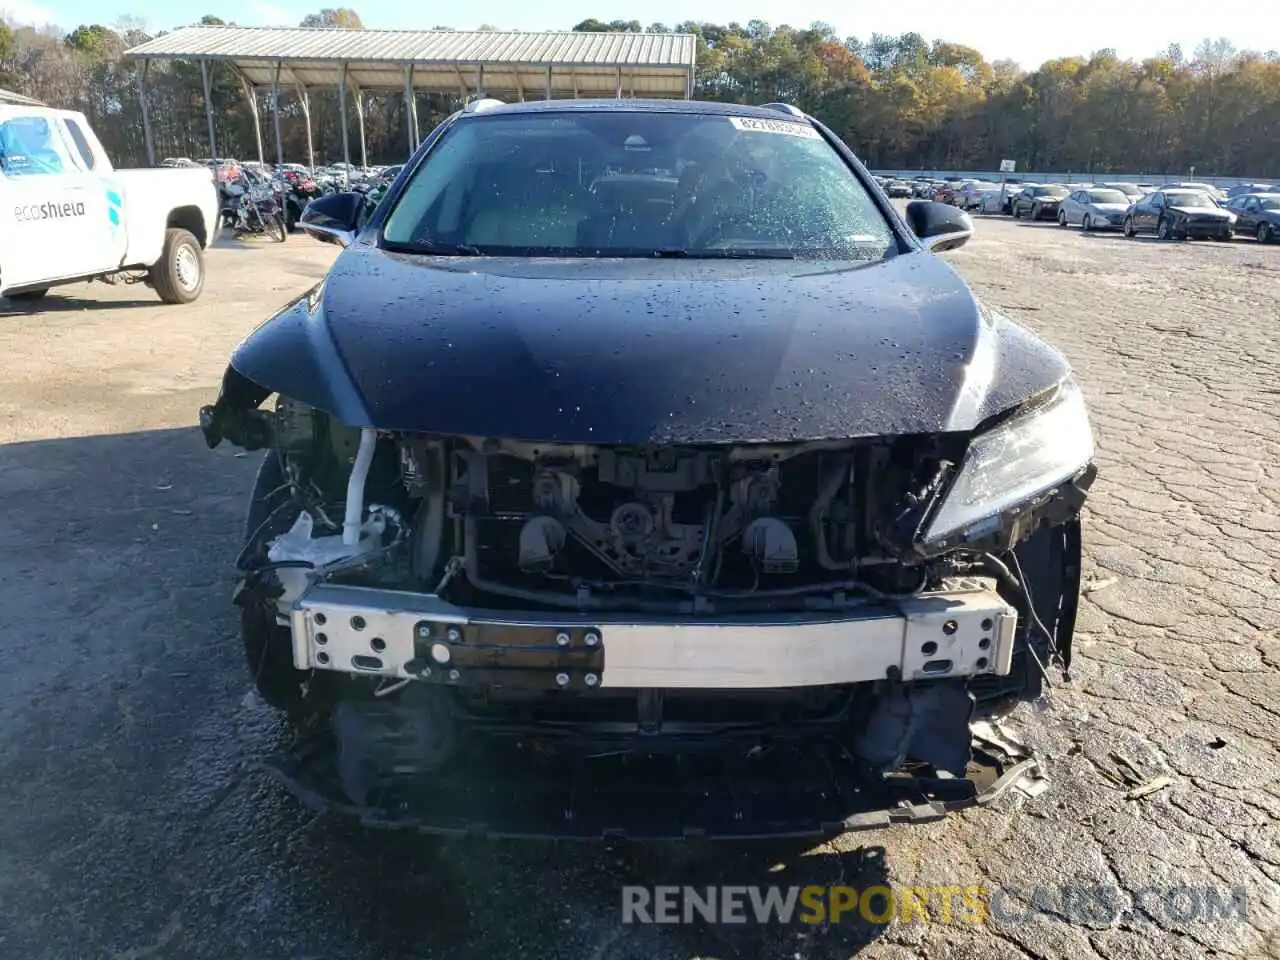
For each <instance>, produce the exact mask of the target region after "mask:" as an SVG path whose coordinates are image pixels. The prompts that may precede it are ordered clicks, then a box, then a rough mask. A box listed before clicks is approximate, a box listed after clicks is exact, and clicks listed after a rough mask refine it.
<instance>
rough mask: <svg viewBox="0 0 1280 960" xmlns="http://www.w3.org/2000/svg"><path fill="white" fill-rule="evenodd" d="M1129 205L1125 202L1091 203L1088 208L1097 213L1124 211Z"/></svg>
mask: <svg viewBox="0 0 1280 960" xmlns="http://www.w3.org/2000/svg"><path fill="white" fill-rule="evenodd" d="M1129 207H1130V204H1127V203H1091V204H1089V206H1088V209H1090V210H1096V211H1097V212H1098V213H1124V212H1125V211H1126V210H1128V209H1129Z"/></svg>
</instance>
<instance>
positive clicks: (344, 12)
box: [299, 7, 364, 30]
mask: <svg viewBox="0 0 1280 960" xmlns="http://www.w3.org/2000/svg"><path fill="white" fill-rule="evenodd" d="M299 26H302V27H338V28H340V29H342V30H363V29H364V24H363V23H362V22H361V20H360V14H358V13H356V12H355V11H354V10H352V9H351V8H350V7H325V8H324V9H323V10H321V11H320V12H319V13H309V14H307V15H306V16H305V17H303V18H302V23H300V24H299Z"/></svg>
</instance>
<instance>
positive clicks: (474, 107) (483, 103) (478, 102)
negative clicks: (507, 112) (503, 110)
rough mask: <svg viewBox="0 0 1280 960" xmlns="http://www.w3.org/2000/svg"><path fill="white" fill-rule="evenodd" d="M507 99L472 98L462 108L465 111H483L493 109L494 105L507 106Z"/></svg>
mask: <svg viewBox="0 0 1280 960" xmlns="http://www.w3.org/2000/svg"><path fill="white" fill-rule="evenodd" d="M506 105H507V102H506V101H505V100H498V99H497V98H495V97H479V98H478V99H475V100H472V101H471V102H470V103H468V104H467V105H466V106H464V107H463V108H462V112H463V113H483V112H484V111H485V110H491V109H493V108H494V107H505V106H506Z"/></svg>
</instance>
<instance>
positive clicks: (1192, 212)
mask: <svg viewBox="0 0 1280 960" xmlns="http://www.w3.org/2000/svg"><path fill="white" fill-rule="evenodd" d="M1235 220H1236V217H1235V214H1233V213H1232V212H1231V211H1229V210H1224V209H1222V207H1220V206H1218V204H1217V203H1215V202H1214V200H1213V198H1212V197H1210V196H1209V195H1208V194H1207V193H1205V192H1204V191H1202V190H1182V189H1173V190H1157V191H1156V192H1155V193H1153V194H1151V195H1150V196H1148V197H1143V198H1142V199H1141V200H1139V201H1138V202H1137V203H1135V204H1134V205H1133V206H1131V207H1130V208H1129V212H1128V213H1127V214H1125V218H1124V235H1125V236H1126V237H1136V236H1138V235H1139V234H1142V233H1154V234H1155V235H1156V236H1158V237H1159V238H1160V239H1161V240H1192V239H1212V240H1230V239H1231V237H1232V236H1233V231H1234V228H1235Z"/></svg>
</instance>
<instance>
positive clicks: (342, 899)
mask: <svg viewBox="0 0 1280 960" xmlns="http://www.w3.org/2000/svg"><path fill="white" fill-rule="evenodd" d="M193 414H194V411H193ZM0 465H2V466H0V504H3V506H4V509H3V510H2V511H0V547H3V548H5V549H3V550H0V606H2V607H3V609H4V610H5V617H6V621H5V626H6V631H5V633H6V643H5V644H3V645H0V781H2V782H3V783H4V784H5V789H4V791H3V792H0V888H2V889H4V891H5V894H4V896H3V898H0V931H4V933H3V937H2V939H3V944H4V946H3V950H2V951H0V952H3V953H4V955H6V956H13V957H23V958H25V960H38V958H65V957H71V956H132V957H144V956H145V957H148V958H153V960H155V958H159V960H164V958H170V957H172V958H181V960H202V958H209V960H214V958H216V960H225V958H226V957H241V956H254V957H261V958H271V960H276V958H280V960H285V958H301V957H314V958H320V957H325V958H330V957H341V958H344V960H365V958H367V960H397V958H401V957H404V958H408V957H432V956H441V957H470V956H475V957H491V956H516V957H521V956H530V957H533V956H536V957H539V958H557V957H565V958H571V957H573V958H576V957H593V958H599V960H611V958H624V957H627V958H629V957H644V958H646V960H658V958H666V957H670V958H673V960H683V958H687V957H690V956H700V955H702V956H705V955H715V956H721V957H750V958H756V957H778V956H792V955H795V954H797V953H798V954H801V955H804V956H814V957H828V956H830V957H836V956H840V957H846V956H849V955H850V954H853V953H856V952H857V951H858V950H859V949H860V947H861V946H863V945H864V944H866V943H868V942H870V941H871V940H872V939H874V938H875V937H876V936H877V935H878V934H879V932H880V931H881V930H882V929H883V928H882V927H879V926H877V925H873V924H871V923H868V922H867V921H866V920H864V919H862V918H861V917H859V916H858V915H857V912H856V911H853V912H851V913H850V914H847V915H846V916H845V918H844V920H843V922H840V923H838V924H832V925H819V926H812V925H806V924H803V923H800V922H798V920H795V921H793V922H792V923H791V924H789V925H780V924H767V925H761V924H758V923H756V922H755V921H754V919H751V920H750V921H749V922H747V923H744V924H709V923H706V922H703V921H699V922H697V923H692V924H688V925H684V924H681V925H671V926H656V925H623V924H622V887H623V886H624V885H625V884H641V885H656V884H669V885H676V886H684V885H692V886H706V885H708V884H718V883H727V884H738V885H753V884H761V885H763V884H770V883H777V884H782V885H786V886H790V885H798V886H804V885H807V884H822V885H827V884H835V883H842V884H849V885H851V886H855V887H866V886H868V885H871V884H875V883H879V882H882V881H883V880H884V878H885V876H886V873H885V864H884V858H883V851H882V850H879V849H869V850H864V851H860V852H858V853H844V854H836V853H831V852H822V851H827V850H828V848H826V847H822V848H819V850H817V851H812V850H810V849H809V847H808V845H806V846H797V845H794V844H792V845H788V844H765V843H751V844H724V845H705V844H694V843H679V844H653V845H630V844H623V845H617V844H613V845H606V844H604V843H594V842H562V843H531V842H524V843H519V842H502V843H498V842H485V841H477V840H457V841H449V842H446V843H444V844H443V845H441V844H437V843H432V842H429V841H428V840H427V839H426V838H421V837H417V836H416V835H415V836H410V837H407V838H406V837H405V836H403V835H399V834H389V833H371V832H368V831H365V830H362V829H360V828H358V827H356V826H355V825H353V824H351V823H348V822H345V821H340V820H337V819H335V818H333V817H330V816H316V815H314V814H311V813H309V812H307V811H306V810H304V809H303V808H301V807H300V806H299V805H298V804H297V803H296V802H295V801H294V800H293V798H292V797H291V796H290V795H288V794H287V793H286V792H285V790H284V788H283V787H280V786H278V785H277V784H276V783H275V782H273V781H271V780H268V779H267V778H266V777H265V776H264V775H262V774H260V773H258V772H257V771H256V769H255V764H256V762H257V760H258V759H259V758H261V757H263V756H265V755H266V754H267V753H269V752H270V751H272V750H274V749H277V748H278V747H279V746H280V745H281V743H282V741H283V740H284V739H285V738H287V737H288V735H289V733H288V731H287V729H286V727H285V725H284V723H283V722H282V721H281V720H280V719H279V718H278V717H277V716H276V714H275V713H274V712H273V711H271V710H270V709H268V708H267V707H265V706H263V705H262V704H261V703H260V702H259V701H257V699H256V697H253V696H250V695H248V689H249V684H248V680H247V673H246V671H245V667H244V664H243V656H242V654H241V650H240V647H239V639H238V634H237V623H236V618H235V616H234V608H233V607H232V605H231V603H230V597H231V590H232V586H233V582H232V578H231V569H232V563H233V561H234V558H235V556H236V553H237V551H238V549H239V546H240V544H239V539H240V536H241V527H242V523H243V510H244V504H245V499H246V497H247V495H248V491H249V489H250V487H251V484H252V477H253V473H254V470H255V468H256V466H257V455H248V456H246V455H243V454H239V455H238V454H237V453H236V452H235V451H234V450H231V449H228V448H226V447H225V446H224V447H222V448H219V449H218V450H216V451H209V450H208V449H207V448H206V447H205V445H204V443H203V441H202V439H201V438H200V436H199V434H198V432H197V431H196V430H195V429H194V428H192V429H177V430H160V431H150V432H144V433H134V434H125V435H119V436H98V437H85V438H76V439H67V440H51V441H43V442H35V443H21V444H12V445H8V446H4V447H0ZM748 914H750V909H748Z"/></svg>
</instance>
